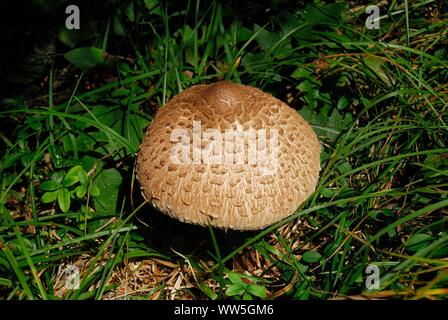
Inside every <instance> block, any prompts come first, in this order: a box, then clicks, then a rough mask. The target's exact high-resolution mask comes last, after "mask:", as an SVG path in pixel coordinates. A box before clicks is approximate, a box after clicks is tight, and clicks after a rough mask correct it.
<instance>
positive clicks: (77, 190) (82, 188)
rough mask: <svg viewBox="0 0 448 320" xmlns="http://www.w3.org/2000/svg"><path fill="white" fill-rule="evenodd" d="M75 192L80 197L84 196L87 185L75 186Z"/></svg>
mask: <svg viewBox="0 0 448 320" xmlns="http://www.w3.org/2000/svg"><path fill="white" fill-rule="evenodd" d="M75 194H76V196H77V197H78V198H82V197H84V195H85V194H86V186H77V187H76V188H75Z"/></svg>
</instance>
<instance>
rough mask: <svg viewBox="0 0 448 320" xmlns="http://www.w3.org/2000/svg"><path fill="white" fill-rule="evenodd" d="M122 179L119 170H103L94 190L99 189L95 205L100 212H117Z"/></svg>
mask: <svg viewBox="0 0 448 320" xmlns="http://www.w3.org/2000/svg"><path fill="white" fill-rule="evenodd" d="M121 181H122V177H121V175H120V172H118V170H117V169H114V168H112V169H106V170H103V171H102V172H101V173H100V174H98V176H97V177H96V178H95V180H94V181H93V185H92V189H93V188H94V187H96V188H98V190H99V195H98V196H97V197H95V199H94V203H95V207H96V209H97V211H99V212H115V211H116V208H117V200H118V192H119V188H120V185H121Z"/></svg>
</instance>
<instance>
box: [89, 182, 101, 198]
mask: <svg viewBox="0 0 448 320" xmlns="http://www.w3.org/2000/svg"><path fill="white" fill-rule="evenodd" d="M100 194H101V192H100V189H99V188H98V186H96V185H93V186H92V187H91V188H90V195H91V196H92V197H98V196H99V195H100Z"/></svg>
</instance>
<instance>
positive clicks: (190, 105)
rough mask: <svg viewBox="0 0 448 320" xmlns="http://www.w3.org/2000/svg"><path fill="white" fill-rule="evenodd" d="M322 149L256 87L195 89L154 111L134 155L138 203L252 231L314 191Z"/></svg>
mask: <svg viewBox="0 0 448 320" xmlns="http://www.w3.org/2000/svg"><path fill="white" fill-rule="evenodd" d="M319 170H320V143H319V140H318V139H317V136H316V134H315V133H314V132H313V130H312V128H311V127H310V125H309V124H308V123H307V122H306V121H305V120H304V119H303V118H302V117H301V116H300V115H299V114H298V113H297V112H296V111H295V110H294V109H292V108H291V107H289V106H288V105H287V104H285V103H283V102H282V101H280V100H278V99H276V98H274V97H273V96H272V95H270V94H268V93H265V92H263V91H261V90H259V89H257V88H254V87H250V86H244V85H239V84H235V83H232V82H228V81H220V82H216V83H212V84H209V85H195V86H192V87H190V88H188V89H187V90H185V91H183V92H181V93H179V94H178V95H176V96H175V97H173V98H172V99H171V100H170V101H169V102H168V103H167V104H166V105H165V106H164V107H162V108H160V109H159V111H158V113H157V114H156V117H155V119H154V120H153V122H152V123H151V125H150V126H149V128H148V130H147V132H146V136H145V138H144V140H143V142H142V144H141V147H140V151H139V153H138V156H137V178H138V180H139V182H140V185H141V190H142V194H143V196H144V198H145V199H146V200H148V201H149V202H150V203H151V204H152V205H153V206H154V207H156V208H157V209H158V210H160V211H161V212H162V213H165V214H167V215H169V216H171V217H174V218H176V219H178V220H180V221H183V222H188V223H194V224H199V225H203V226H206V225H208V224H210V225H212V226H214V227H219V228H225V229H227V228H230V229H235V230H256V229H261V228H264V227H266V226H269V225H271V224H274V223H276V222H278V221H280V220H281V219H283V218H285V217H287V216H289V215H291V214H293V213H294V212H295V211H296V210H297V208H298V207H299V206H300V205H301V204H302V203H303V202H304V201H305V200H306V199H307V198H308V197H309V196H310V194H312V193H313V192H314V190H315V187H316V184H317V181H318V178H319Z"/></svg>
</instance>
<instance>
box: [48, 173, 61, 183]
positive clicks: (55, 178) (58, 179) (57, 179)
mask: <svg viewBox="0 0 448 320" xmlns="http://www.w3.org/2000/svg"><path fill="white" fill-rule="evenodd" d="M50 179H51V180H53V181H54V182H56V183H58V184H61V183H62V179H64V174H63V173H62V172H60V171H57V172H53V173H52V174H51V176H50Z"/></svg>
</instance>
